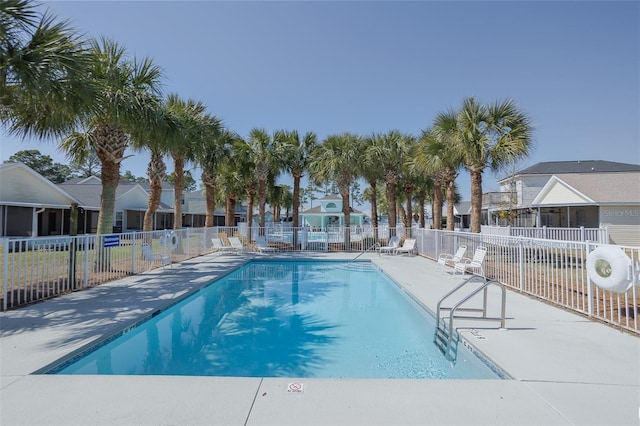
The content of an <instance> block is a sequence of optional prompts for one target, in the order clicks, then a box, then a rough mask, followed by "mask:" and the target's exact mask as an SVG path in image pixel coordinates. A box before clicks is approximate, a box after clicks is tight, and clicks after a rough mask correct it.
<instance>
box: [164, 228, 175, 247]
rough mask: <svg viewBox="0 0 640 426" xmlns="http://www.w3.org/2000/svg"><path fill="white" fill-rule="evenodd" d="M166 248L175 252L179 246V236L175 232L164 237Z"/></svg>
mask: <svg viewBox="0 0 640 426" xmlns="http://www.w3.org/2000/svg"><path fill="white" fill-rule="evenodd" d="M164 241H165V247H166V248H168V249H171V250H175V248H176V247H177V246H178V235H177V234H176V233H175V232H174V231H171V232H167V234H166V235H165V236H164Z"/></svg>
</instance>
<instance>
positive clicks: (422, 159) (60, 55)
mask: <svg viewBox="0 0 640 426" xmlns="http://www.w3.org/2000/svg"><path fill="white" fill-rule="evenodd" d="M162 80H163V75H162V72H161V70H160V68H159V67H158V66H157V65H156V64H154V63H153V60H152V59H151V58H148V57H144V58H138V57H130V56H129V55H128V53H127V52H126V49H125V48H124V47H123V46H122V45H120V44H119V43H117V42H116V41H113V40H110V39H108V38H104V37H101V38H97V39H84V38H83V37H82V36H80V35H79V33H78V32H77V31H76V30H75V29H74V28H72V27H71V26H70V25H69V24H68V22H67V21H64V20H59V19H58V18H57V17H55V16H53V15H51V14H49V13H47V12H45V13H40V12H39V11H38V8H37V5H36V4H34V3H32V2H30V1H27V0H2V1H0V119H1V120H2V124H3V126H4V127H6V128H7V129H8V131H9V132H12V133H14V134H17V135H24V136H35V137H39V138H48V137H55V138H60V139H61V143H60V148H62V149H63V150H64V151H65V152H66V153H67V154H68V155H69V157H70V158H72V159H73V160H74V161H76V162H79V163H83V162H85V161H87V159H88V158H89V156H90V155H95V156H96V157H97V159H98V161H99V164H100V166H99V167H100V172H99V175H100V179H101V181H102V197H101V206H100V213H99V217H98V226H97V232H98V233H99V234H104V233H110V232H111V227H112V224H113V214H114V203H115V192H116V188H117V185H118V181H119V180H120V178H121V173H120V165H121V162H122V161H123V160H124V159H125V158H126V157H125V151H126V150H127V149H133V150H146V151H148V152H149V153H150V161H149V163H148V167H147V179H148V181H149V184H150V196H149V204H148V207H147V211H146V213H145V217H144V221H143V229H144V230H151V228H152V224H153V222H152V218H153V213H154V212H155V211H156V210H157V208H158V206H159V204H160V192H161V188H162V182H163V179H165V178H166V176H167V173H166V165H165V159H168V160H169V161H172V162H173V169H174V174H173V186H174V188H175V200H174V206H175V207H174V208H175V214H174V224H173V226H174V228H175V229H180V228H181V227H182V210H181V209H182V202H181V201H182V200H181V198H182V193H183V191H184V190H185V167H186V165H188V164H193V165H197V166H198V167H199V168H200V169H201V170H202V175H201V177H200V178H201V181H202V186H203V188H204V189H203V192H204V194H205V198H206V222H205V225H206V226H213V212H214V209H215V206H216V204H217V202H218V201H217V200H216V198H217V197H216V194H218V193H222V194H223V197H222V198H224V206H225V209H226V214H227V217H226V219H227V223H230V224H232V223H233V220H234V216H235V206H236V204H237V203H238V202H241V201H245V202H246V204H247V211H248V212H252V211H253V207H254V205H256V204H257V207H258V226H261V227H262V226H265V213H266V204H267V197H268V189H269V188H274V187H275V186H276V185H275V182H276V179H277V177H278V176H279V175H280V174H281V173H287V174H289V175H290V176H291V177H292V178H293V194H292V211H293V212H295V213H294V214H293V218H292V219H293V223H292V225H293V226H299V223H298V214H296V213H297V212H299V211H300V201H301V198H302V194H301V188H300V185H301V179H302V177H303V176H308V178H309V180H310V181H311V182H312V183H313V184H315V185H318V186H322V185H329V184H332V185H335V187H336V188H337V191H338V192H339V194H340V196H341V197H342V199H343V214H344V217H345V223H350V222H349V219H350V214H351V210H350V201H351V198H350V197H351V195H352V190H353V187H354V185H353V183H354V182H356V181H357V180H358V179H363V180H364V181H366V182H367V184H368V185H369V188H367V189H366V190H365V191H364V196H365V197H366V198H367V199H368V200H369V202H370V204H371V209H372V212H371V213H372V215H371V216H372V220H373V225H374V226H377V217H378V211H377V210H378V207H379V206H384V208H385V210H386V213H387V215H388V217H389V226H390V228H395V226H396V225H397V224H398V223H399V221H401V222H402V223H404V225H405V226H411V218H412V217H413V216H414V213H413V204H414V200H416V201H417V203H416V204H417V206H418V208H419V209H420V211H419V213H418V216H420V217H421V218H424V216H425V215H424V211H423V209H424V205H425V201H426V200H431V202H432V205H433V224H434V225H433V226H434V227H435V228H440V227H441V224H442V218H441V217H440V216H441V210H442V205H443V201H444V200H445V199H446V201H447V206H448V210H447V222H446V223H447V228H448V229H453V225H454V221H453V206H454V204H455V201H456V186H455V180H456V178H457V175H458V172H459V171H460V170H461V169H462V168H466V169H467V170H468V171H469V173H470V176H471V203H472V215H471V227H472V231H473V232H480V223H481V213H480V212H481V207H482V175H483V172H484V170H485V169H486V168H489V169H492V170H499V169H500V168H502V167H503V166H504V165H506V164H508V163H510V162H513V161H515V160H518V159H520V158H522V157H524V156H526V155H527V154H528V153H529V150H530V149H531V145H532V126H531V122H530V119H529V117H527V116H526V114H525V113H524V112H522V111H521V110H520V109H519V108H518V107H517V106H516V104H515V102H513V101H512V100H504V101H499V102H495V103H492V104H483V103H481V102H479V101H478V100H476V99H475V98H472V97H470V98H467V99H464V101H463V103H462V105H461V107H459V108H457V109H452V108H450V109H449V110H447V111H445V112H442V113H440V114H438V115H437V116H436V117H435V118H434V119H433V121H432V123H429V124H428V125H427V127H426V128H425V130H423V131H422V133H421V134H420V135H411V134H408V133H404V132H402V131H400V130H390V131H388V132H384V133H372V134H368V135H358V134H354V133H349V132H344V133H339V134H332V135H329V136H327V137H325V138H324V139H323V140H321V141H320V140H318V137H317V135H316V134H315V133H314V132H306V133H304V134H302V133H299V132H298V131H296V130H288V129H280V130H276V131H273V132H269V131H267V130H266V129H263V128H254V129H252V130H251V131H250V132H249V134H248V135H247V136H241V135H239V134H237V133H236V132H234V131H233V130H231V129H229V128H227V127H226V126H224V124H223V121H222V119H221V118H220V117H217V116H216V115H214V114H211V113H210V112H208V111H207V108H206V106H205V105H204V104H203V103H202V102H200V101H197V100H194V99H183V98H181V97H180V96H179V95H178V94H176V93H169V94H165V93H163V92H162V90H161V83H162ZM379 187H382V190H381V189H379ZM379 193H380V194H383V196H382V197H380V196H379ZM379 198H382V199H379ZM247 219H248V222H249V223H248V225H249V226H253V223H252V221H253V217H252V214H248V215H247ZM422 220H424V219H422ZM422 224H423V226H424V221H423V222H422Z"/></svg>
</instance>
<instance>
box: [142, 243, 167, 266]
mask: <svg viewBox="0 0 640 426" xmlns="http://www.w3.org/2000/svg"><path fill="white" fill-rule="evenodd" d="M142 257H143V258H144V260H146V261H147V262H152V263H151V266H150V267H149V269H151V268H153V265H155V263H156V262H160V264H161V265H162V269H164V267H165V266H166V265H169V266H170V267H171V269H173V265H172V263H171V256H169V255H168V254H160V253H154V252H153V250H151V246H150V245H149V244H143V245H142Z"/></svg>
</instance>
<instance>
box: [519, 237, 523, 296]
mask: <svg viewBox="0 0 640 426" xmlns="http://www.w3.org/2000/svg"><path fill="white" fill-rule="evenodd" d="M518 263H519V265H518V271H519V273H520V277H519V282H520V291H524V241H523V240H522V239H520V241H518Z"/></svg>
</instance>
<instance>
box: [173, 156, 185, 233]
mask: <svg viewBox="0 0 640 426" xmlns="http://www.w3.org/2000/svg"><path fill="white" fill-rule="evenodd" d="M173 175H174V180H173V229H182V192H183V191H184V157H182V156H180V155H174V156H173Z"/></svg>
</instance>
